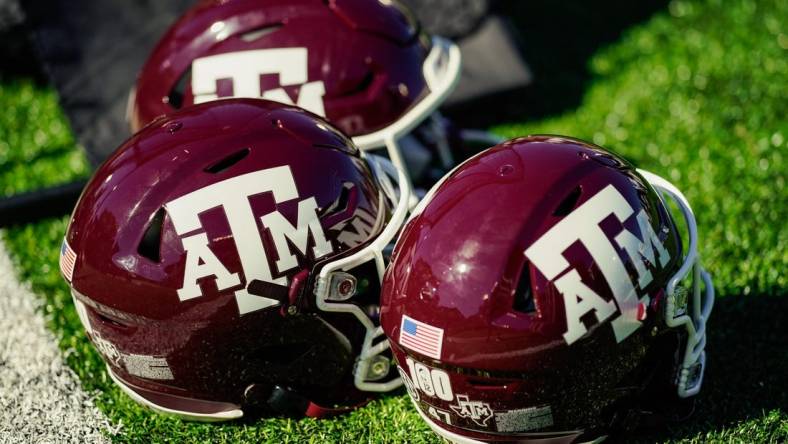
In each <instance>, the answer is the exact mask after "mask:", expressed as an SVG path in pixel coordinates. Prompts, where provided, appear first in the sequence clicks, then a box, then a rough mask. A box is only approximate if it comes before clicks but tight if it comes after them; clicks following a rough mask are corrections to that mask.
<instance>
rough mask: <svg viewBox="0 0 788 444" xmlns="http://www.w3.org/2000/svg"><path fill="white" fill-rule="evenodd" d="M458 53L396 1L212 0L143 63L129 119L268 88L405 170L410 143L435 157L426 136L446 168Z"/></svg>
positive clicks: (413, 156)
mask: <svg viewBox="0 0 788 444" xmlns="http://www.w3.org/2000/svg"><path fill="white" fill-rule="evenodd" d="M460 64H461V61H460V51H459V49H458V48H457V46H456V45H454V44H453V43H451V42H450V41H448V40H445V39H441V38H438V37H433V38H432V39H430V38H427V37H426V36H425V35H424V34H422V33H421V32H420V30H419V27H418V24H417V22H416V21H415V20H414V19H413V18H412V15H411V14H410V13H409V12H408V11H407V10H406V9H405V8H404V7H402V6H401V5H398V4H397V3H396V2H395V1H385V2H383V1H377V0H331V1H323V2H320V1H316V0H266V1H263V0H229V1H228V0H222V1H218V0H208V1H202V2H200V3H198V4H197V5H196V6H195V7H193V8H192V9H191V10H189V11H188V12H187V13H186V14H185V15H184V16H183V17H181V18H180V19H179V20H178V21H177V22H176V23H175V24H173V25H172V27H171V28H170V29H169V31H168V32H167V33H166V34H165V35H164V36H163V37H162V39H161V40H160V42H159V43H158V45H157V46H156V48H155V49H154V51H153V53H152V54H151V56H150V58H149V59H148V61H147V62H146V63H145V65H144V67H143V69H142V71H141V73H140V75H139V78H138V81H137V85H136V90H135V91H132V95H131V97H130V102H129V120H130V123H131V126H132V129H133V130H135V131H136V130H137V129H139V128H140V127H142V126H143V125H144V124H146V123H147V122H150V121H151V120H152V119H154V118H155V117H157V116H159V115H162V114H165V113H168V112H171V111H173V110H175V109H178V108H181V107H183V106H186V105H189V104H193V103H202V102H206V101H210V100H215V99H219V98H223V97H249V98H256V97H262V98H265V99H269V100H276V101H280V102H284V103H288V104H296V105H298V106H300V107H302V108H305V109H307V110H309V111H311V112H313V113H315V114H318V115H321V116H325V117H326V118H327V119H328V120H329V121H330V122H331V123H333V124H334V125H336V126H337V127H339V128H340V129H342V130H343V131H344V132H345V133H346V134H348V135H350V136H352V137H353V138H354V142H355V143H356V145H357V146H358V147H359V148H361V149H364V150H366V149H375V148H388V152H389V156H390V157H391V159H392V161H393V162H394V164H395V166H397V167H398V168H401V169H403V170H405V171H406V174H407V173H408V171H407V170H406V169H405V168H403V167H404V165H405V161H404V160H403V159H402V158H401V151H402V152H405V154H406V155H407V156H408V157H409V158H408V159H406V160H408V162H407V163H408V165H409V166H410V167H411V168H410V169H411V170H412V172H413V173H414V174H413V175H414V176H420V175H423V174H424V170H426V169H427V165H428V162H427V161H426V160H425V157H426V156H431V154H430V153H431V151H428V150H427V149H426V148H425V147H426V146H430V147H432V148H433V151H435V150H437V154H439V157H440V160H441V161H442V164H443V167H444V168H449V167H451V166H453V165H452V153H451V151H450V149H449V143H448V142H447V140H446V139H447V137H446V136H445V129H444V124H443V122H442V118H441V117H440V116H438V115H437V114H435V113H434V111H435V109H436V108H437V107H438V106H439V105H440V104H441V103H442V102H443V101H444V100H445V99H446V97H447V96H448V94H449V93H450V92H451V91H452V90H453V88H454V86H455V84H456V82H457V80H458V78H459V71H460ZM420 124H421V125H420ZM419 125H420V126H419ZM417 126H419V128H418V129H417V128H416V127H417ZM414 129H417V130H416V131H414ZM436 130H437V132H436ZM472 134H474V133H472ZM483 135H484V134H483ZM482 140H483V141H489V140H491V139H490V137H489V136H488V135H485V137H483V138H482ZM492 143H497V141H495V142H492ZM488 146H489V145H488Z"/></svg>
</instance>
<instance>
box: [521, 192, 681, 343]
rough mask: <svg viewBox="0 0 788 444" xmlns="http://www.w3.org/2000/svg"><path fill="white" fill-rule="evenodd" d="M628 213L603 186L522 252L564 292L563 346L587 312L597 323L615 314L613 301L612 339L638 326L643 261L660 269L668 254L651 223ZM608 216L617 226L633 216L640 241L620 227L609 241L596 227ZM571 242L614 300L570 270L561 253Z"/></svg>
mask: <svg viewBox="0 0 788 444" xmlns="http://www.w3.org/2000/svg"><path fill="white" fill-rule="evenodd" d="M634 212H635V210H634V209H633V208H632V206H630V205H629V203H628V202H627V200H626V199H625V198H624V196H623V195H622V194H621V193H620V192H619V191H618V190H617V189H616V188H615V187H613V186H612V185H608V186H607V187H605V188H604V189H603V190H602V191H600V192H598V193H597V194H595V195H594V196H593V197H591V198H590V199H588V201H586V202H585V203H583V205H581V206H579V207H578V208H576V209H575V210H574V211H572V213H570V214H569V215H568V216H566V217H565V218H564V219H563V220H561V221H560V222H559V223H557V224H556V225H555V226H553V227H552V228H551V229H550V231H548V232H547V233H545V234H544V235H542V237H540V238H539V239H538V240H537V241H536V242H534V243H533V245H531V246H530V247H529V248H528V249H527V250H525V256H526V257H527V258H528V259H529V260H530V261H531V263H532V264H533V265H534V266H535V267H536V268H537V269H539V271H540V272H541V273H542V274H543V275H545V277H546V278H547V279H548V280H550V281H553V283H554V284H555V286H556V288H557V289H558V291H559V292H561V294H562V295H563V296H564V305H565V306H566V325H567V331H566V333H564V339H565V340H566V343H567V344H572V343H573V342H575V341H577V340H578V339H580V338H581V337H583V335H585V334H586V332H587V329H586V327H585V325H584V324H583V322H582V321H581V318H582V317H583V316H584V315H585V314H587V313H589V312H593V313H594V314H595V315H596V319H597V321H598V322H604V321H605V320H607V319H608V318H610V317H612V316H613V315H614V314H615V313H616V304H617V305H618V310H619V311H620V312H621V314H620V316H618V317H616V318H615V319H614V320H613V322H612V325H613V332H614V333H615V335H616V341H617V342H621V341H623V340H624V339H626V338H627V337H629V335H631V334H632V333H634V332H635V331H636V330H637V329H638V328H640V326H641V324H642V322H641V321H642V319H641V317H642V316H643V315H644V314H645V307H647V306H648V303H649V297H648V295H644V296H642V297H640V296H639V295H638V292H637V290H636V289H640V290H641V291H642V290H643V289H644V288H646V286H647V285H648V284H649V283H651V281H652V275H651V272H650V271H649V270H648V268H646V264H645V262H644V259H645V260H648V262H649V263H650V264H652V265H654V266H657V264H659V265H658V266H659V267H664V266H666V265H667V264H668V262H669V261H670V254H669V253H668V251H667V250H666V249H665V246H664V245H662V242H661V241H660V239H659V236H657V233H656V232H654V229H653V228H652V227H651V222H650V221H649V219H648V216H647V215H646V212H645V211H644V210H640V212H638V213H637V214H634ZM611 214H613V215H615V217H616V218H617V219H618V220H619V221H620V222H621V223H622V224H623V223H624V222H625V221H626V220H628V219H629V218H630V217H633V216H634V217H635V218H636V220H637V225H638V228H639V229H640V235H641V236H642V239H641V238H639V237H638V236H636V235H635V234H633V233H631V232H630V231H628V230H627V229H626V228H624V229H623V230H622V231H621V232H620V233H618V234H617V235H616V236H615V237H614V239H613V240H614V242H611V240H610V239H608V237H607V235H605V233H604V232H603V231H602V228H601V227H600V226H599V224H600V223H601V222H602V221H603V220H604V219H605V218H607V217H608V216H610V215H611ZM577 241H580V242H581V243H582V244H583V245H584V246H585V248H586V249H587V250H588V252H589V253H590V254H591V257H593V259H594V262H596V264H597V266H598V267H599V270H600V271H601V272H602V275H603V276H604V277H605V280H606V281H607V283H608V285H609V286H610V290H611V291H612V293H613V297H614V299H615V302H613V301H605V300H604V299H602V297H601V296H599V295H598V294H596V293H595V292H594V291H593V290H592V289H591V288H589V287H588V286H587V285H586V284H584V283H583V281H582V280H581V278H580V274H579V273H578V272H577V270H575V269H574V268H571V267H570V264H569V262H568V261H567V260H566V258H564V256H563V253H564V251H565V250H566V249H567V248H569V246H570V245H572V244H573V243H575V242H577ZM619 249H623V250H624V252H625V253H626V255H627V256H628V257H629V259H630V260H631V261H632V263H633V264H634V266H635V269H636V270H637V274H638V281H637V282H632V280H631V278H630V277H629V274H628V273H627V270H626V268H624V263H623V262H622V261H621V260H620V258H619Z"/></svg>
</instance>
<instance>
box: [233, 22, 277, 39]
mask: <svg viewBox="0 0 788 444" xmlns="http://www.w3.org/2000/svg"><path fill="white" fill-rule="evenodd" d="M282 26H284V25H283V24H282V23H275V24H273V25H265V26H263V27H262V28H257V29H253V30H251V31H247V32H245V33H243V34H241V36H240V37H241V40H243V41H244V42H246V43H251V42H253V41H255V40H257V39H259V38H262V37H265V36H267V35H269V34H273V33H274V32H276V31H278V30H279V29H280V28H281V27H282Z"/></svg>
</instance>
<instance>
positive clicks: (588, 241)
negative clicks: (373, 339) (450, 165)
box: [381, 136, 714, 443]
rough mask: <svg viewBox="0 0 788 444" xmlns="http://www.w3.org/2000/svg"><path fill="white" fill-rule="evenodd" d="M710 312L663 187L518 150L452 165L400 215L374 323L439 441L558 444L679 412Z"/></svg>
mask: <svg viewBox="0 0 788 444" xmlns="http://www.w3.org/2000/svg"><path fill="white" fill-rule="evenodd" d="M666 197H670V198H671V199H672V200H673V201H674V202H675V203H676V204H677V205H678V207H679V208H680V210H681V213H682V215H683V217H684V220H685V223H686V227H687V231H688V232H689V247H688V252H687V253H686V254H683V253H682V241H681V236H680V231H679V230H678V229H677V225H676V224H675V223H674V221H673V219H672V217H671V215H670V212H669V209H668V206H667V203H666V201H665V198H666ZM685 278H687V279H686V280H687V281H689V282H686V283H687V284H689V285H690V286H689V287H683V286H682V284H683V283H685V282H684V281H685ZM701 287H703V290H704V291H701ZM713 298H714V293H713V287H712V283H711V279H710V277H709V275H708V274H707V273H706V272H705V271H704V270H703V269H702V268H701V266H700V263H699V260H698V255H697V230H696V225H695V220H694V217H693V214H692V211H691V210H690V207H689V204H688V203H687V201H686V199H685V198H684V196H683V195H682V194H681V193H680V192H679V191H678V190H677V189H676V188H675V187H673V186H672V185H670V184H669V183H668V182H666V181H665V180H663V179H661V178H659V177H658V176H655V175H653V174H650V173H648V172H645V171H641V170H636V169H635V168H634V167H632V166H631V165H630V164H628V163H627V162H626V161H624V160H622V159H621V158H620V157H617V156H615V155H613V154H611V153H609V152H607V151H605V150H603V149H601V148H599V147H597V146H594V145H591V144H588V143H585V142H582V141H579V140H574V139H569V138H564V137H556V136H535V137H527V138H521V139H515V140H512V141H509V142H506V143H503V144H501V145H498V146H495V147H493V148H491V149H489V150H487V151H485V152H483V153H481V154H479V155H477V156H475V157H473V158H471V159H469V160H468V161H466V162H465V163H464V164H462V165H461V166H459V167H458V168H457V169H455V170H454V171H453V172H452V173H450V174H449V175H448V176H447V177H446V178H445V179H444V180H443V181H442V182H441V183H439V184H438V185H436V186H435V188H433V189H432V190H431V191H430V192H429V193H428V195H427V197H426V198H425V199H424V201H422V203H420V204H419V206H418V207H417V208H416V209H415V210H414V214H413V216H412V217H411V219H410V220H409V221H408V223H407V224H406V226H405V228H404V229H403V233H402V235H401V237H400V238H399V239H398V241H397V245H396V248H395V250H394V253H393V256H392V258H391V265H390V266H389V268H388V269H387V272H386V275H385V277H384V281H383V295H382V300H381V324H382V326H383V329H384V332H385V333H386V336H388V338H389V341H390V343H391V347H392V349H393V350H394V354H395V356H396V359H397V361H398V364H399V369H400V372H401V374H402V377H403V379H404V382H405V385H406V386H407V387H408V391H409V394H410V396H411V398H412V400H413V402H414V404H415V405H416V407H417V409H418V411H419V413H420V414H421V416H422V417H423V418H424V420H425V421H427V423H428V424H429V425H430V427H431V428H432V429H433V430H434V431H435V432H437V433H438V434H440V435H441V436H443V437H445V438H447V439H449V440H451V441H454V442H461V443H477V442H539V443H548V442H550V443H570V442H579V441H585V440H592V439H596V438H599V437H600V436H604V435H606V434H608V433H610V431H611V430H618V429H619V427H623V428H627V427H631V426H633V425H634V424H635V423H636V420H635V419H634V418H637V415H633V414H632V413H634V412H637V413H642V412H643V411H654V412H657V410H659V412H658V413H660V414H661V415H663V416H664V415H665V414H664V413H663V412H669V411H670V406H671V405H672V402H674V401H675V402H677V403H679V404H682V407H685V406H684V405H683V404H685V403H686V402H685V401H682V399H681V398H685V397H690V396H692V395H694V394H696V393H697V392H698V390H699V389H700V386H701V381H702V378H703V370H704V364H705V355H704V351H703V349H704V345H705V322H706V319H707V318H708V316H709V314H710V311H711V307H712V304H713ZM655 398H660V399H661V401H660V402H656V401H655V402H654V404H647V403H646V402H645V400H646V399H649V400H651V399H655ZM662 401H664V402H662Z"/></svg>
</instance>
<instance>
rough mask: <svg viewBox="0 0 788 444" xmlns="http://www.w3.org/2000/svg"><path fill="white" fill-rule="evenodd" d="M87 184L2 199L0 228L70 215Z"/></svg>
mask: <svg viewBox="0 0 788 444" xmlns="http://www.w3.org/2000/svg"><path fill="white" fill-rule="evenodd" d="M86 183H87V182H85V181H79V182H72V183H68V184H65V185H58V186H55V187H51V188H45V189H43V190H38V191H34V192H31V193H24V194H18V195H16V196H11V197H9V198H6V199H0V227H7V226H11V225H19V224H26V223H30V222H35V221H37V220H39V219H43V218H45V217H54V216H61V215H63V214H68V213H69V212H71V210H73V209H74V205H75V204H76V202H77V199H78V198H79V194H80V193H81V192H82V188H84V187H85V184H86Z"/></svg>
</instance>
